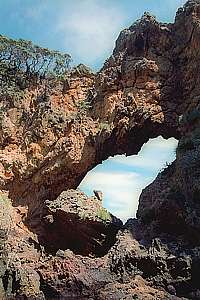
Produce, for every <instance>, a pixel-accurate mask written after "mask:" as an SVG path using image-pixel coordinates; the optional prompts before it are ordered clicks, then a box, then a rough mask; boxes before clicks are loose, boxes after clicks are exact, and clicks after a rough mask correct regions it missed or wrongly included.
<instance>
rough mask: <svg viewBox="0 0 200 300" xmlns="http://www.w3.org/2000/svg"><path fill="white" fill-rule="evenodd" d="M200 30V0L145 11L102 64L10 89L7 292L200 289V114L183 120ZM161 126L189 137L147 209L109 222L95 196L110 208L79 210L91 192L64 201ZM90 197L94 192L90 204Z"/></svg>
mask: <svg viewBox="0 0 200 300" xmlns="http://www.w3.org/2000/svg"><path fill="white" fill-rule="evenodd" d="M199 41H200V2H199V0H193V1H188V2H187V3H186V4H185V6H184V8H181V9H179V10H178V12H177V15H176V19H175V22H174V24H162V23H159V22H157V21H156V19H155V18H154V17H152V16H150V15H149V14H146V13H145V14H144V16H143V17H142V18H141V20H139V21H137V22H136V23H134V24H133V25H132V26H130V27H129V28H128V29H125V30H123V31H122V32H121V33H120V35H119V37H118V39H117V41H116V46H115V49H114V51H113V54H112V55H111V56H110V58H109V59H108V60H106V62H105V64H104V66H103V67H102V69H101V70H100V72H98V73H97V74H93V73H92V72H90V71H89V70H88V69H87V68H85V67H83V66H82V67H81V68H76V69H75V70H73V71H72V72H71V73H70V74H69V76H68V78H67V79H65V80H57V81H53V82H51V81H50V82H48V83H47V82H46V81H45V79H41V81H40V83H38V84H37V85H34V84H33V86H31V87H29V88H27V89H25V90H24V94H23V95H22V96H20V97H19V96H18V97H17V95H16V96H13V97H10V98H9V97H8V98H5V97H3V96H2V97H1V99H0V100H1V101H0V102H1V103H0V121H1V126H0V189H1V190H2V192H1V195H0V199H1V202H0V205H1V212H0V214H1V219H0V251H1V252H0V255H1V261H2V263H1V261H0V263H1V264H0V294H1V295H2V297H1V298H2V299H3V297H7V298H8V299H91V300H92V299H102V300H103V299H115V300H117V299H144V298H147V299H181V298H182V297H186V298H187V299H199V291H200V286H199V282H198V280H197V278H199V275H200V274H199V271H198V266H199V265H200V258H199V257H200V255H199V250H198V249H197V248H196V247H198V246H199V244H198V243H199V240H200V239H199V228H200V226H199V223H198V219H199V215H200V214H198V213H194V211H195V212H198V197H199V196H198V195H199V194H198V191H199V190H198V185H199V181H198V177H199V173H198V167H196V169H195V168H194V166H193V165H190V164H189V163H188V162H193V161H194V162H195V166H198V150H199V149H198V140H199V136H198V132H197V131H198V127H199V123H198V122H197V123H195V122H196V119H195V118H196V117H194V116H193V119H195V122H193V121H191V122H190V124H188V123H187V124H184V125H183V126H182V125H181V124H180V122H179V120H180V118H182V115H183V116H187V114H188V113H190V112H191V111H192V110H195V109H196V110H198V109H199V106H198V105H199V102H200V95H199V86H200V77H199V76H200V75H199V74H200V72H199V68H200V63H199V58H200V44H199V43H200V42H199ZM190 117H191V116H190ZM187 118H188V117H187ZM187 118H186V119H187ZM187 120H188V119H187ZM159 135H162V136H163V137H165V138H169V137H176V138H182V139H183V141H182V142H181V141H180V147H179V149H178V150H177V162H176V167H174V168H173V167H171V169H170V168H169V169H168V171H167V172H166V173H164V174H161V175H160V176H159V177H158V178H157V179H156V181H155V182H154V183H153V184H152V185H151V186H150V187H149V188H147V189H146V190H145V191H144V192H143V194H142V196H141V200H140V206H139V210H138V220H135V221H129V222H128V224H126V226H125V227H124V228H121V227H120V226H121V225H119V224H118V225H119V226H118V227H117V229H116V227H115V229H114V231H113V230H111V231H109V230H108V226H111V227H112V226H115V224H114V219H112V220H109V221H108V222H107V221H106V222H105V220H107V218H108V215H107V213H106V212H105V211H103V210H102V208H101V203H100V201H99V200H97V199H96V198H95V201H99V203H98V205H97V206H98V209H99V210H100V211H99V213H100V216H101V218H99V217H98V214H91V215H92V216H93V217H94V220H91V219H90V218H88V216H84V218H82V219H81V220H80V215H79V213H78V212H79V208H80V206H81V205H82V206H84V204H81V203H79V202H77V201H75V202H73V201H72V203H71V204H73V205H74V206H73V205H72V206H71V205H67V201H68V204H69V199H68V198H67V199H68V200H66V199H65V198H62V201H61V202H60V200H59V199H60V198H59V195H60V194H61V193H62V192H63V191H66V193H68V192H69V191H68V190H69V189H76V188H77V187H78V185H79V183H80V182H81V180H82V179H83V177H84V176H85V174H86V173H87V172H88V171H89V170H90V169H92V168H93V167H95V166H96V165H97V164H99V163H101V162H102V161H103V160H105V159H107V158H108V157H109V156H113V155H116V154H126V155H132V154H136V153H138V151H139V150H140V148H141V147H142V145H143V144H144V143H145V142H147V141H148V139H149V138H153V137H157V136H159ZM184 135H187V138H188V140H187V141H186V140H185V136H184ZM194 136H195V137H194ZM189 139H190V140H189ZM191 147H193V148H192V149H191ZM185 148H187V151H192V152H187V153H185V154H183V152H181V151H183V149H184V151H185ZM188 149H189V150H188ZM188 164H189V165H188ZM188 168H189V170H190V171H191V173H192V172H193V171H194V170H195V173H194V174H193V176H189V177H188V172H187V170H188ZM170 170H171V171H170ZM188 178H189V179H188ZM195 178H196V179H195ZM193 183H194V184H193ZM174 186H175V188H176V191H174V190H173V197H171V195H172V188H174ZM177 187H178V190H179V192H181V194H182V195H183V199H184V200H183V203H180V202H181V200H180V197H179V199H178V200H177V199H176V198H175V196H174V195H177V194H176V192H177ZM72 193H73V192H72ZM74 193H77V192H74ZM79 196H80V195H79ZM179 196H180V195H179ZM84 197H85V196H84ZM84 197H83V198H84ZM170 197H171V198H170ZM72 198H73V197H72ZM80 198H81V196H80ZM181 199H182V198H181ZM190 199H193V200H191V202H190ZM47 200H49V201H50V203H51V204H52V205H50V204H48V205H47ZM72 200H73V199H72ZM192 201H193V202H192ZM90 202H91V199H88V198H87V197H85V207H88V206H89V203H90ZM95 203H96V202H95ZM188 203H189V204H188ZM191 203H192V204H191ZM93 204H94V203H93ZM93 204H91V210H93V211H96V210H95V209H96V208H95V207H96V206H95V205H94V206H95V207H94V206H93ZM56 205H57V206H56ZM59 205H60V206H59ZM66 207H67V210H66ZM81 209H82V208H81ZM86 212H87V213H89V212H90V210H89V209H88V210H87V209H86ZM59 216H60V219H59ZM113 218H114V217H113ZM177 220H178V221H177ZM45 222H46V223H45ZM168 222H169V223H170V228H169V227H167V226H168V225H167V223H168ZM183 225H184V227H182V226H183ZM78 226H80V230H79V227H78ZM173 227H176V230H174V229H173ZM112 228H113V227H112ZM119 228H121V231H120V232H119V234H118V235H117V236H116V231H117V230H118V229H119ZM71 229H73V230H71ZM183 229H184V230H183ZM184 231H187V235H186V236H184V238H183V235H184ZM113 232H114V233H113ZM174 232H176V235H174ZM191 234H194V236H193V237H194V240H195V242H194V243H193V244H192V246H191V245H189V244H188V241H191V239H188V236H191ZM169 236H170V237H169ZM108 237H112V242H111V243H110V241H109V243H108V244H106V243H107V239H108ZM45 238H46V239H45ZM51 238H52V239H53V243H52V244H53V250H52V249H50V248H51V247H50V246H49V245H51ZM62 238H63V239H64V240H63V241H62ZM69 240H73V247H72V246H71V247H70V245H69V246H68V242H69ZM180 240H181V242H180ZM76 242H77V245H78V246H77V245H76ZM45 243H48V247H47V244H45ZM69 243H70V242H69ZM56 244H57V247H56ZM80 244H84V245H86V246H87V247H88V248H87V251H85V252H84V251H83V252H84V253H83V252H82V251H81V250H80V249H81V247H80ZM105 244H106V245H105ZM86 246H85V247H86ZM111 246H112V247H111ZM110 247H111V249H110ZM191 247H193V248H191ZM59 248H62V249H60V250H59ZM65 248H66V249H65ZM82 248H83V247H82ZM69 249H71V250H73V251H74V252H76V250H77V249H78V251H77V252H76V254H74V253H73V252H72V251H70V250H69ZM91 249H93V250H92V251H91ZM94 249H95V250H94ZM96 249H98V251H96ZM99 249H100V250H99ZM101 249H103V250H102V251H103V254H102V255H103V257H100V256H101V255H100V253H99V251H101ZM105 249H106V253H105ZM109 249H110V250H109ZM181 249H182V250H181ZM57 250H58V251H57ZM97 252H98V255H97ZM83 255H84V256H83ZM97 256H98V257H97ZM176 294H177V297H176ZM131 297H132V298H131ZM182 299H183V298H182Z"/></svg>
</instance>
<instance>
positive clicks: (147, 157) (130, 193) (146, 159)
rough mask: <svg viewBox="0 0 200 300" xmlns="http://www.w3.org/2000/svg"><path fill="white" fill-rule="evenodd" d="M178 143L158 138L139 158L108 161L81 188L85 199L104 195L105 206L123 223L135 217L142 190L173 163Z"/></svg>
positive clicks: (84, 181)
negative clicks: (90, 196)
mask: <svg viewBox="0 0 200 300" xmlns="http://www.w3.org/2000/svg"><path fill="white" fill-rule="evenodd" d="M176 147H177V140H175V139H174V138H170V139H168V140H165V139H163V138H162V137H158V138H155V139H150V140H149V141H148V143H146V144H145V145H143V147H142V149H141V151H140V152H139V153H138V155H132V156H129V157H125V156H124V155H117V156H115V157H113V158H109V159H108V160H106V161H104V162H103V163H102V164H101V165H98V166H97V167H96V168H94V169H93V170H91V171H90V172H89V173H88V174H87V175H86V177H85V178H84V180H83V181H82V183H81V185H80V189H81V190H83V191H85V192H86V193H87V194H88V195H92V194H93V190H101V191H103V194H104V198H103V203H104V206H105V207H106V208H107V209H108V210H109V211H110V212H112V213H113V214H114V215H116V216H118V217H119V218H120V219H121V220H123V221H126V220H127V219H128V218H131V217H134V216H135V214H136V211H137V206H138V199H139V196H140V194H141V192H142V190H143V189H144V188H145V187H146V186H147V185H148V184H150V183H151V182H152V181H153V180H154V178H155V177H156V176H157V174H158V173H159V172H160V171H161V170H162V169H163V168H165V167H166V164H167V163H171V162H172V161H173V160H174V159H175V150H176Z"/></svg>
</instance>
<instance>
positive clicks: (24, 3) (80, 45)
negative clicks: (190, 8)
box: [0, 0, 186, 221]
mask: <svg viewBox="0 0 200 300" xmlns="http://www.w3.org/2000/svg"><path fill="white" fill-rule="evenodd" d="M185 2H186V1H185V0H0V29H1V31H0V33H1V34H3V35H6V36H9V37H11V38H14V39H18V38H22V39H27V40H32V41H33V42H34V43H35V44H38V45H40V46H42V47H47V48H50V49H53V50H59V51H61V52H64V53H68V54H70V55H71V56H72V59H73V64H78V63H84V64H86V65H88V66H89V67H91V68H92V69H93V70H94V71H98V70H99V69H100V68H101V66H102V65H103V62H104V61H105V59H106V58H108V57H109V56H110V55H111V53H112V50H113V48H114V45H115V40H116V38H117V37H118V35H119V32H120V31H121V30H122V29H124V28H126V27H129V26H131V24H132V23H133V22H135V21H136V20H137V19H138V18H140V17H141V16H142V15H143V13H144V12H145V11H148V12H150V13H151V14H153V15H155V16H156V18H157V19H158V20H159V21H162V22H173V20H174V17H175V12H176V10H177V9H178V7H180V6H182V5H183V4H184V3H185ZM176 145H177V141H176V140H174V139H169V140H163V139H162V138H161V137H158V138H157V139H154V140H150V141H149V142H148V143H147V144H146V145H144V146H143V148H142V150H141V152H140V153H139V155H137V156H131V157H128V158H126V157H124V156H116V157H114V158H110V159H108V160H107V161H105V162H104V163H103V164H102V165H99V166H97V167H96V168H95V169H93V170H92V171H91V172H89V173H88V174H87V176H86V177H85V178H84V180H83V181H82V183H81V185H80V188H81V189H82V190H83V191H85V192H86V193H87V194H88V195H90V194H92V191H93V190H94V189H100V190H102V191H103V193H104V201H103V204H104V206H105V207H106V208H107V209H108V210H110V211H111V212H112V213H113V214H115V215H116V216H118V217H120V218H121V219H122V220H123V221H125V220H126V219H127V218H129V217H134V216H135V213H136V210H137V205H138V199H139V195H140V193H141V191H142V189H143V188H144V187H145V186H146V185H148V184H149V183H150V182H152V181H153V179H154V178H155V177H156V175H157V174H158V172H159V171H160V170H161V169H162V168H163V167H164V165H165V164H166V162H171V161H173V160H174V158H175V148H176Z"/></svg>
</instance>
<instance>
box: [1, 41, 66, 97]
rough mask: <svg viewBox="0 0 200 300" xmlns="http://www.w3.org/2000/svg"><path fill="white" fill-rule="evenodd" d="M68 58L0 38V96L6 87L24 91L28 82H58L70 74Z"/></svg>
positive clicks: (21, 42)
mask: <svg viewBox="0 0 200 300" xmlns="http://www.w3.org/2000/svg"><path fill="white" fill-rule="evenodd" d="M70 62H71V57H70V55H69V54H62V53H60V52H58V51H52V50H49V49H47V48H42V47H39V46H37V45H34V44H33V43H32V42H31V41H25V40H22V39H19V40H13V39H10V38H8V37H5V36H2V35H0V92H1V94H2V92H5V89H6V88H7V87H8V82H9V86H17V87H18V88H19V89H24V88H25V87H26V86H27V83H28V82H30V80H31V79H33V78H35V79H45V78H61V77H63V76H64V75H66V74H67V73H68V72H69V68H70Z"/></svg>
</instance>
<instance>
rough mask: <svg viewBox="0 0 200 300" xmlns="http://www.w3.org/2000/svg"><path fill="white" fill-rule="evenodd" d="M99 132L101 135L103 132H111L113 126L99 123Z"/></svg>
mask: <svg viewBox="0 0 200 300" xmlns="http://www.w3.org/2000/svg"><path fill="white" fill-rule="evenodd" d="M98 131H99V132H100V133H101V132H103V131H111V124H108V123H103V122H101V123H99V125H98Z"/></svg>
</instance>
